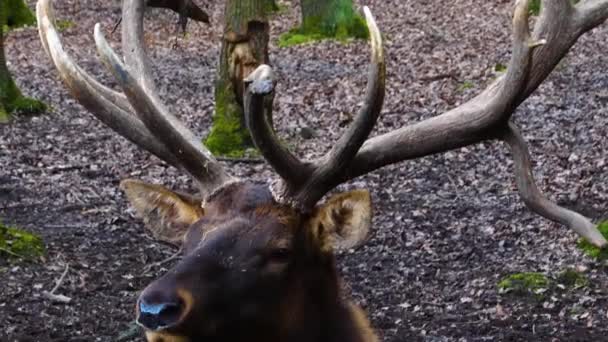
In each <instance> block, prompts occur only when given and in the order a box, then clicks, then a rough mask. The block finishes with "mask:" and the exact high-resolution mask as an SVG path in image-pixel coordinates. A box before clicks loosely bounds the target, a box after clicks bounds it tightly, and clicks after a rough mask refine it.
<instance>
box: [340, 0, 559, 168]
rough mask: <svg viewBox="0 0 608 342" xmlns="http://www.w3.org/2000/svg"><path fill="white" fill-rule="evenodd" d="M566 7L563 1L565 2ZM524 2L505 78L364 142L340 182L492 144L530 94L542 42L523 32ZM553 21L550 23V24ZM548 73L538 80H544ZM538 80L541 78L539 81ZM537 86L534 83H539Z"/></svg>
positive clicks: (519, 8) (515, 23)
mask: <svg viewBox="0 0 608 342" xmlns="http://www.w3.org/2000/svg"><path fill="white" fill-rule="evenodd" d="M566 1H568V0H566ZM528 6H529V0H518V1H517V4H516V8H515V11H514V15H513V32H512V40H513V43H512V50H513V51H512V55H511V60H510V61H509V65H508V67H507V72H506V74H505V75H504V76H502V77H500V78H498V79H497V80H496V81H495V82H493V83H492V84H491V85H490V86H488V88H486V89H485V90H484V91H483V92H481V93H480V94H479V95H477V96H476V97H475V98H473V99H471V100H470V101H468V102H466V103H464V104H462V105H460V106H458V107H456V108H454V109H452V110H450V111H448V112H446V113H443V114H441V115H438V116H435V117H432V118H429V119H426V120H424V121H421V122H418V123H415V124H412V125H408V126H405V127H402V128H399V129H397V130H394V131H392V132H389V133H385V134H382V135H379V136H376V137H373V138H371V139H368V140H367V141H366V142H365V143H364V144H363V146H362V148H361V149H360V151H359V153H358V154H357V156H356V157H355V158H354V160H353V162H352V163H351V165H350V168H349V170H348V172H346V173H345V174H344V175H343V180H348V179H351V178H355V177H358V176H361V175H364V174H366V173H369V172H371V171H373V170H375V169H378V168H380V167H382V166H385V165H389V164H393V163H397V162H400V161H403V160H409V159H415V158H419V157H422V156H426V155H430V154H434V153H439V152H445V151H448V150H451V149H455V148H460V147H463V146H468V145H471V144H474V143H478V142H480V141H483V140H487V139H490V138H492V137H493V136H494V135H495V134H496V128H497V127H501V126H502V125H504V124H505V123H506V122H507V121H508V120H509V118H510V117H511V115H512V114H513V112H514V111H515V109H516V107H517V105H518V104H519V103H520V102H521V101H523V99H525V98H526V97H527V96H528V95H529V93H528V91H530V92H532V91H533V90H534V89H532V90H530V89H528V86H529V82H532V79H534V82H536V79H535V78H536V77H538V75H537V74H536V72H537V70H535V63H534V61H535V59H533V58H532V55H533V52H534V51H535V50H536V49H542V48H544V47H545V46H544V45H543V44H546V41H545V39H540V40H533V38H532V37H531V35H530V33H529V27H528ZM553 20H555V18H553ZM548 73H549V71H547V72H546V73H545V74H544V77H546V76H547V74H548ZM544 77H543V78H544ZM540 82H542V81H539V83H540Z"/></svg>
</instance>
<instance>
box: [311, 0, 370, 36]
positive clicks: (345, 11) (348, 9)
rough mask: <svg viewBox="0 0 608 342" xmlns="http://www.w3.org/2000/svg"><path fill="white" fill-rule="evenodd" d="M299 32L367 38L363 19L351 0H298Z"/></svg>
mask: <svg viewBox="0 0 608 342" xmlns="http://www.w3.org/2000/svg"><path fill="white" fill-rule="evenodd" d="M300 6H301V8H302V27H301V28H300V30H299V31H300V34H318V35H321V36H323V37H335V38H342V39H345V38H349V37H354V38H367V35H368V32H367V26H366V24H365V20H364V19H363V18H362V17H361V16H360V15H359V14H357V13H356V11H355V9H354V7H353V0H300Z"/></svg>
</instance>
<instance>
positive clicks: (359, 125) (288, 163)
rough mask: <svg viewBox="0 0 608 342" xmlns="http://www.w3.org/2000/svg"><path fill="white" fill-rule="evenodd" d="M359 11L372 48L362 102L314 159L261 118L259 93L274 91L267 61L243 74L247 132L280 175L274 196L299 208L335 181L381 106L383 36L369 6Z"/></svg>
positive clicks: (327, 189) (332, 186)
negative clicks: (302, 155) (290, 144)
mask: <svg viewBox="0 0 608 342" xmlns="http://www.w3.org/2000/svg"><path fill="white" fill-rule="evenodd" d="M364 12H365V19H366V21H367V25H368V28H369V33H370V41H371V50H372V53H371V63H370V67H369V72H368V82H367V90H366V95H365V102H364V105H363V107H362V108H361V110H360V111H359V113H358V114H357V116H356V117H355V120H354V122H353V123H352V124H351V125H350V127H349V128H348V129H347V130H346V132H344V134H343V135H342V136H341V137H340V139H339V140H338V142H337V143H336V144H335V145H334V147H333V148H332V149H331V150H330V151H329V152H328V153H327V154H326V155H325V156H323V157H322V158H320V159H319V160H316V161H313V162H309V161H304V162H303V161H300V160H299V159H298V158H297V157H295V156H294V155H293V154H292V153H291V152H290V151H289V150H288V149H287V148H285V147H284V146H283V145H282V144H281V143H280V141H279V139H278V138H277V137H276V136H275V135H274V133H273V129H272V127H271V126H270V123H269V122H268V121H267V120H266V119H265V117H264V105H263V97H264V96H266V95H268V94H270V93H272V92H273V91H274V83H275V80H274V75H273V73H272V70H271V69H270V67H269V66H267V65H262V66H260V67H258V69H257V70H256V71H255V72H253V73H252V74H251V75H249V77H248V78H247V79H245V84H246V85H248V89H247V92H246V94H245V120H246V122H247V126H248V127H249V130H250V132H251V137H252V139H253V142H254V143H255V145H256V146H257V147H258V149H260V152H261V153H262V154H263V155H264V157H265V158H266V160H268V163H270V165H272V167H273V168H274V169H275V170H276V171H277V173H278V174H279V175H280V176H281V178H282V179H283V182H282V184H281V185H280V186H279V187H278V189H275V195H276V197H277V199H278V200H280V201H283V202H286V203H289V204H291V205H293V206H295V207H298V208H300V209H303V210H309V209H310V208H312V206H313V205H314V204H315V203H316V202H317V201H318V200H319V199H321V197H323V195H325V194H326V193H327V192H328V191H330V190H331V189H333V188H334V187H335V186H336V185H337V183H339V181H338V180H339V179H340V177H341V173H342V172H343V170H344V169H345V168H347V166H348V165H349V164H350V162H351V161H352V159H353V158H354V157H355V155H356V154H357V151H358V150H359V148H360V147H361V145H362V144H363V142H364V141H365V139H367V137H368V136H369V134H370V132H371V131H372V129H373V128H374V125H375V123H376V121H377V119H378V116H379V114H380V111H381V110H382V104H383V102H384V91H385V75H386V65H385V62H384V50H383V46H382V37H381V34H380V31H379V30H378V27H377V25H376V22H375V20H374V17H373V16H372V14H371V12H370V10H369V8H367V7H364Z"/></svg>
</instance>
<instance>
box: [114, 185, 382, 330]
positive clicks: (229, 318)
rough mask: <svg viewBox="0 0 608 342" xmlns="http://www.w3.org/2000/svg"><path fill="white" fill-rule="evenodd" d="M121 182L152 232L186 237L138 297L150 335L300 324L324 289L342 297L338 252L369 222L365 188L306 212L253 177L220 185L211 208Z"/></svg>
mask: <svg viewBox="0 0 608 342" xmlns="http://www.w3.org/2000/svg"><path fill="white" fill-rule="evenodd" d="M122 187H123V189H124V190H125V191H126V193H127V195H128V197H129V199H130V201H131V202H132V203H133V205H134V206H135V208H136V210H137V211H138V212H139V213H140V214H141V215H142V216H143V217H144V218H145V221H146V224H147V227H148V228H150V230H151V231H152V232H153V233H154V235H155V236H156V237H157V238H160V239H164V240H166V241H170V242H178V241H180V240H181V241H180V242H181V244H182V250H183V253H184V256H183V259H182V260H181V261H180V262H179V263H178V264H177V265H176V266H175V267H174V268H173V269H171V270H170V271H169V272H168V273H167V274H165V275H164V276H163V277H161V278H160V279H158V280H156V281H154V282H153V283H152V284H150V285H149V286H148V287H146V289H145V290H144V291H143V292H142V293H141V295H140V297H139V299H138V303H137V308H136V311H137V322H138V324H140V325H141V326H143V327H144V328H145V329H146V330H147V331H148V333H147V336H148V340H149V341H171V340H178V341H179V340H180V339H181V340H184V341H188V340H200V339H203V338H222V340H224V339H226V338H230V337H231V336H233V337H234V336H235V334H239V336H248V335H249V336H251V335H253V336H256V337H259V336H267V337H268V338H271V336H270V335H269V334H272V335H273V336H272V337H273V338H278V337H279V336H277V334H280V332H282V331H286V330H289V329H290V325H299V324H301V322H298V320H299V319H304V318H305V317H304V316H305V311H306V312H307V313H310V312H308V311H310V310H313V309H311V308H310V307H309V301H310V300H311V299H313V298H319V297H320V296H321V297H322V296H323V293H319V291H322V292H326V293H327V296H334V295H337V289H338V285H337V280H336V279H337V278H336V274H335V268H334V259H333V250H334V248H336V249H345V248H352V247H355V246H356V245H358V244H359V243H361V242H362V241H363V240H364V239H365V237H366V236H367V232H368V229H369V226H370V220H371V209H370V208H371V205H370V197H369V194H368V193H367V191H352V192H348V193H343V194H339V195H336V196H334V197H333V198H331V199H330V200H329V201H327V202H326V203H325V204H324V205H322V206H318V207H316V208H315V209H314V210H313V211H312V212H311V213H308V214H304V213H300V212H298V211H296V210H294V209H292V208H290V207H287V206H283V205H280V204H277V203H276V202H275V201H274V200H273V197H272V195H271V193H270V191H269V190H268V189H267V187H266V186H262V185H255V184H251V183H232V184H229V185H227V186H225V187H223V188H221V189H220V190H218V191H216V192H215V193H213V194H212V195H210V196H209V197H208V198H207V199H206V201H205V205H204V208H203V207H202V206H201V202H200V201H198V202H197V201H196V200H194V199H192V198H190V197H188V196H185V195H181V194H178V193H174V192H171V191H169V190H167V189H165V188H162V187H160V186H154V185H148V184H144V183H140V182H137V181H130V180H129V181H124V182H123V183H122ZM313 296H314V297H313ZM330 302H331V301H330ZM299 315H301V316H302V317H298V316H299ZM177 336H180V337H179V338H178V337H177Z"/></svg>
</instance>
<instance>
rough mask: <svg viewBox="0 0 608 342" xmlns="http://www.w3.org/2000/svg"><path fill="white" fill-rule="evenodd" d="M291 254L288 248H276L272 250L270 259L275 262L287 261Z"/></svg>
mask: <svg viewBox="0 0 608 342" xmlns="http://www.w3.org/2000/svg"><path fill="white" fill-rule="evenodd" d="M290 255H291V251H290V250H289V249H288V248H276V249H274V250H272V251H271V252H270V260H271V261H274V262H286V261H287V260H288V259H289V256H290Z"/></svg>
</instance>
